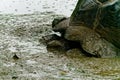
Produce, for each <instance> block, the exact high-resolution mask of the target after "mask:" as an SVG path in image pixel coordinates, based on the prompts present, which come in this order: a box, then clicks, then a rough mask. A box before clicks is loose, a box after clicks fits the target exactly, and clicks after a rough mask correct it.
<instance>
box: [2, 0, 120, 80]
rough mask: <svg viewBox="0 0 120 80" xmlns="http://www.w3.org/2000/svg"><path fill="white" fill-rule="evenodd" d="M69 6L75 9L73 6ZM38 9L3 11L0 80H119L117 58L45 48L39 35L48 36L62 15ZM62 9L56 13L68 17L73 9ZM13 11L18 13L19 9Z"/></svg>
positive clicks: (46, 9) (119, 70) (119, 68)
mask: <svg viewBox="0 0 120 80" xmlns="http://www.w3.org/2000/svg"><path fill="white" fill-rule="evenodd" d="M2 1H5V0H2ZM12 1H15V0H12ZM16 1H19V0H16ZM26 1H29V0H26ZM45 1H46V0H45ZM54 1H56V2H57V0H54ZM60 1H61V2H59V1H58V2H57V3H53V4H56V5H58V4H59V3H61V5H62V3H64V2H62V0H60ZM68 1H69V0H68ZM14 3H15V2H14ZM21 3H22V2H21ZM29 3H30V2H29ZM45 3H46V4H48V2H45ZM42 4H43V3H42ZM50 4H51V5H52V3H50ZM64 4H69V3H68V2H67V1H66V3H64ZM56 5H55V6H56ZM70 5H72V6H75V3H74V4H71V3H70ZM12 6H13V5H12ZM55 6H54V7H55ZM13 7H14V6H13ZM13 7H12V8H13ZM42 7H43V8H44V10H45V11H42V12H35V13H30V14H19V15H18V14H17V15H15V14H3V13H6V12H4V8H3V11H2V14H1V15H0V80H120V58H109V59H105V58H104V59H102V58H94V57H85V56H83V55H81V52H80V51H79V50H77V49H74V50H71V51H68V52H65V51H61V50H55V49H47V48H46V45H45V44H44V43H43V40H42V36H45V35H47V34H52V33H53V32H52V30H51V22H52V21H53V19H54V18H55V17H59V16H63V15H58V14H56V13H57V11H56V10H54V9H53V8H54V7H53V8H50V7H47V6H46V5H44V6H42ZM59 7H60V6H59ZM59 7H57V10H58V9H59ZM63 8H64V11H62V12H67V13H61V12H60V10H58V13H61V14H65V15H67V16H69V15H70V14H71V12H72V10H73V7H72V10H70V9H71V8H69V11H65V10H67V9H68V8H67V9H66V8H65V6H63ZM14 9H15V8H14ZM35 9H36V8H35ZM50 9H52V10H53V11H56V12H55V13H54V12H51V10H50ZM16 10H18V11H16ZM16 10H15V11H16V13H17V12H18V13H19V10H20V9H16ZM49 10H50V11H49ZM61 10H62V9H61ZM10 11H11V10H10ZM8 12H9V11H8ZM21 12H22V11H21ZM23 12H24V10H23Z"/></svg>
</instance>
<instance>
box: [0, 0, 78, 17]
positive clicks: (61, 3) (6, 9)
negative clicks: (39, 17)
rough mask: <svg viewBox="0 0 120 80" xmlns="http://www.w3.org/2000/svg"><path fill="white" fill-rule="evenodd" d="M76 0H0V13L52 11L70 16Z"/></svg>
mask: <svg viewBox="0 0 120 80" xmlns="http://www.w3.org/2000/svg"><path fill="white" fill-rule="evenodd" d="M76 2H77V0H1V2H0V12H1V13H14V14H28V13H33V12H36V11H39V12H45V11H53V12H56V13H58V14H64V15H66V16H70V14H71V12H72V11H73V9H74V7H75V5H76Z"/></svg>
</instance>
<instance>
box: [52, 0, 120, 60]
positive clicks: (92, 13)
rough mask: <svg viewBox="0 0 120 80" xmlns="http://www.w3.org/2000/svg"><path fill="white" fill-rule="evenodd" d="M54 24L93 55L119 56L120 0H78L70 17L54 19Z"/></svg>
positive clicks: (66, 36)
mask: <svg viewBox="0 0 120 80" xmlns="http://www.w3.org/2000/svg"><path fill="white" fill-rule="evenodd" d="M52 27H53V31H55V32H60V33H61V37H62V38H64V39H66V40H68V41H74V42H77V43H79V45H80V46H81V47H82V49H83V50H84V51H85V52H87V53H89V54H91V55H95V56H97V57H105V58H106V57H119V56H120V0H79V1H78V3H77V6H76V8H75V10H74V11H73V13H72V15H71V16H70V18H61V19H54V21H53V23H52Z"/></svg>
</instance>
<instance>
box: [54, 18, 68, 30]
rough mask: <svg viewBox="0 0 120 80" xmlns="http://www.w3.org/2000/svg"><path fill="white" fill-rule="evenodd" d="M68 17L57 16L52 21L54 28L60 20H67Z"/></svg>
mask: <svg viewBox="0 0 120 80" xmlns="http://www.w3.org/2000/svg"><path fill="white" fill-rule="evenodd" d="M66 19H67V18H66V17H58V18H55V19H54V20H53V22H52V28H54V27H55V26H56V25H57V24H59V23H60V22H62V21H63V20H66Z"/></svg>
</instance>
